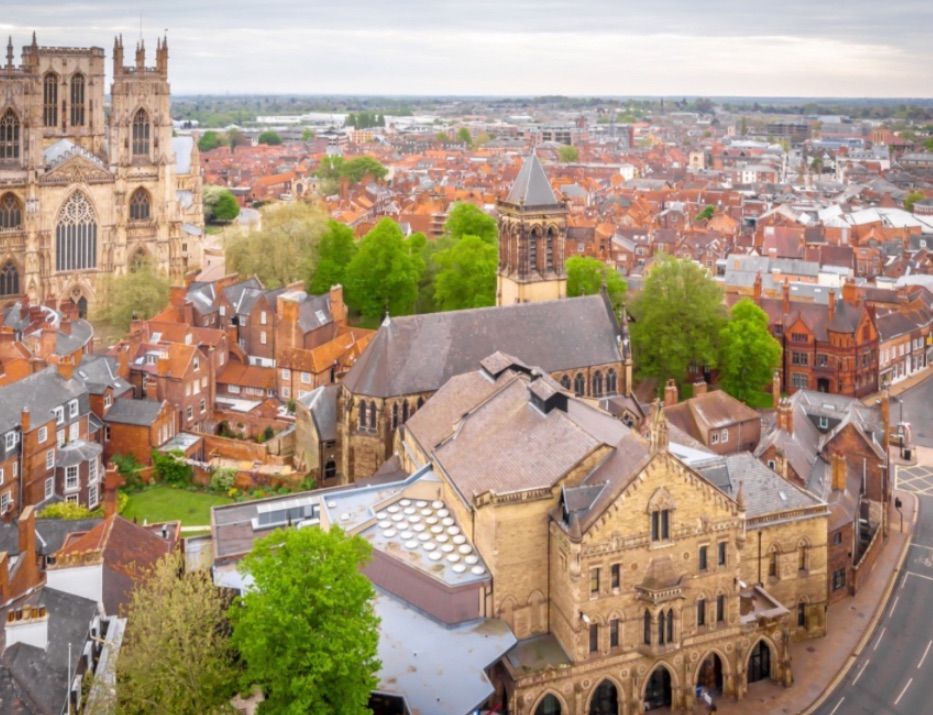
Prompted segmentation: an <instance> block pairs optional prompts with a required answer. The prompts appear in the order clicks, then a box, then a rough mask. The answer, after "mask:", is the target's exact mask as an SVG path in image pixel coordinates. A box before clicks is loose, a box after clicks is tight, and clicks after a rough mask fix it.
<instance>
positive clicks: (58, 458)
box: [55, 439, 104, 467]
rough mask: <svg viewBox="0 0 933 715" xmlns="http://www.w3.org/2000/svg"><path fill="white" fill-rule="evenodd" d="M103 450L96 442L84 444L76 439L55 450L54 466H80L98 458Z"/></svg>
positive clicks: (81, 440)
mask: <svg viewBox="0 0 933 715" xmlns="http://www.w3.org/2000/svg"><path fill="white" fill-rule="evenodd" d="M103 450H104V448H103V447H102V446H100V445H99V444H97V443H96V442H85V441H84V440H83V439H78V440H75V441H74V442H69V443H68V444H66V445H65V446H64V447H59V448H58V449H56V450H55V466H56V467H71V466H73V465H75V464H81V463H83V462H87V461H89V460H91V459H94V458H95V457H99V456H100V453H101V452H102V451H103Z"/></svg>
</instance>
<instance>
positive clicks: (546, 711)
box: [535, 693, 562, 715]
mask: <svg viewBox="0 0 933 715" xmlns="http://www.w3.org/2000/svg"><path fill="white" fill-rule="evenodd" d="M561 713H562V711H561V708H560V700H558V699H557V697H556V696H555V695H554V694H553V693H548V694H547V695H545V696H544V699H543V700H542V701H541V702H540V703H538V707H536V708H535V715H561Z"/></svg>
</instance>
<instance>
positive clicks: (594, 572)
mask: <svg viewBox="0 0 933 715" xmlns="http://www.w3.org/2000/svg"><path fill="white" fill-rule="evenodd" d="M598 595H599V569H598V568H595V569H590V596H598Z"/></svg>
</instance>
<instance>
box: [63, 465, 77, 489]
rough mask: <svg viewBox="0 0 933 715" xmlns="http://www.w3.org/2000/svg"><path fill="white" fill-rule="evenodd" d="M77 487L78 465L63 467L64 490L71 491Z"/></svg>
mask: <svg viewBox="0 0 933 715" xmlns="http://www.w3.org/2000/svg"><path fill="white" fill-rule="evenodd" d="M77 488H78V465H77V464H75V465H72V466H70V467H65V491H72V490H74V489H77Z"/></svg>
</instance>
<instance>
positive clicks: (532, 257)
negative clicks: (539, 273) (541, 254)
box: [528, 230, 539, 271]
mask: <svg viewBox="0 0 933 715" xmlns="http://www.w3.org/2000/svg"><path fill="white" fill-rule="evenodd" d="M538 238H539V236H538V231H537V230H534V231H532V232H531V238H529V239H528V268H529V270H532V271H536V270H538Z"/></svg>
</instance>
